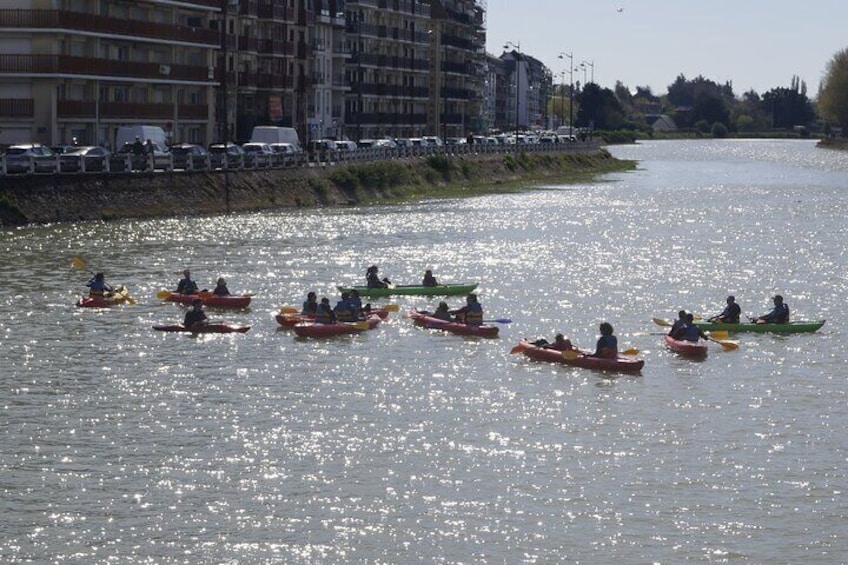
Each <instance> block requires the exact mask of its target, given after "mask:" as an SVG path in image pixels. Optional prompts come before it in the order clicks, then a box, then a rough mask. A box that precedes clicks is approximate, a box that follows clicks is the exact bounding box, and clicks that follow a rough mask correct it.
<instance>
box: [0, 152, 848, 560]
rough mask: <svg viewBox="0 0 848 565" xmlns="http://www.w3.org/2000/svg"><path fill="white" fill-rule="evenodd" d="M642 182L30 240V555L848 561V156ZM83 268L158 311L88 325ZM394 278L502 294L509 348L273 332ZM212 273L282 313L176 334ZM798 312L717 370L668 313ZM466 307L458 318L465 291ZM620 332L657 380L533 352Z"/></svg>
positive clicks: (0, 306) (11, 455)
mask: <svg viewBox="0 0 848 565" xmlns="http://www.w3.org/2000/svg"><path fill="white" fill-rule="evenodd" d="M611 151H612V152H613V153H614V154H615V155H616V156H617V157H622V158H630V159H636V160H638V161H639V166H638V169H637V170H636V171H633V172H628V173H621V174H615V175H610V176H607V177H604V178H602V179H598V180H597V181H596V182H592V183H588V184H578V185H568V186H544V187H538V188H536V189H532V190H529V191H527V192H524V193H521V194H509V195H493V196H485V197H479V198H473V199H468V200H439V201H426V202H420V203H410V204H405V205H399V206H386V207H371V208H349V209H348V208H346V209H329V210H296V211H285V212H268V213H261V214H248V215H234V216H218V217H196V216H191V215H187V216H186V217H181V218H178V219H166V220H151V221H121V222H110V223H81V224H75V225H51V226H37V227H28V228H23V229H14V230H6V231H3V232H2V235H0V244H1V245H2V247H3V248H4V257H5V258H6V259H5V260H4V261H3V263H2V265H0V283H2V284H0V288H2V291H0V314H2V315H0V343H2V349H0V366H2V369H0V385H2V386H1V387H0V391H2V392H0V394H2V403H0V472H1V473H0V484H2V487H0V516H1V517H0V561H2V562H5V563H23V562H34V563H105V562H116V563H157V564H162V563H228V564H236V563H411V562H420V563H446V564H447V563H451V564H456V563H504V564H515V563H612V562H616V563H680V562H697V563H704V562H709V563H807V564H809V563H840V562H844V561H845V560H846V555H848V536H847V535H846V534H848V525H846V524H848V520H846V519H848V500H847V499H846V494H845V490H846V489H848V466H846V455H848V439H846V437H848V436H846V433H845V432H846V429H848V410H846V386H845V380H846V376H848V370H846V369H845V358H846V346H845V344H844V340H842V339H840V334H841V331H840V330H841V319H842V318H844V317H845V314H846V300H845V297H846V291H848V288H846V287H848V282H846V275H845V268H844V267H845V263H846V258H845V253H846V248H845V241H846V239H848V237H846V223H845V220H844V218H845V215H846V211H848V183H846V178H848V177H847V176H846V173H848V154H845V153H841V152H834V151H828V150H822V149H817V148H816V147H815V145H814V143H812V142H806V141H688V142H678V141H668V142H645V143H640V144H638V145H634V146H627V147H613V148H611ZM74 255H79V256H81V257H83V258H84V259H85V261H86V262H87V263H88V265H89V266H90V267H91V268H92V269H94V270H104V271H105V272H106V274H107V279H108V280H110V281H111V282H112V283H113V284H126V285H128V286H129V288H130V290H131V291H132V293H133V295H134V296H135V297H136V298H138V299H139V304H138V305H136V306H128V307H120V308H115V309H112V310H104V311H95V310H88V309H77V308H75V307H74V306H73V303H74V301H75V300H76V298H77V297H78V296H79V295H80V293H81V292H82V291H83V290H84V286H83V285H84V283H85V281H86V280H87V278H88V274H87V273H85V272H84V271H81V270H79V269H76V268H74V267H72V266H71V262H70V258H71V257H72V256H74ZM372 263H373V264H378V265H379V266H380V270H381V273H382V274H383V275H386V276H388V277H390V278H391V279H392V280H393V281H394V282H395V283H400V284H403V283H406V284H410V283H417V282H418V280H419V279H420V277H421V274H422V273H423V271H424V270H425V269H426V268H432V269H433V270H434V273H435V274H436V276H437V277H439V278H440V279H441V280H442V281H443V282H462V281H479V283H480V287H479V295H480V299H481V302H482V303H483V306H484V308H485V310H486V313H487V317H491V318H504V317H508V318H511V319H512V320H513V322H512V323H511V324H508V325H503V326H502V329H501V336H500V338H498V339H493V340H486V339H475V338H461V337H457V336H452V335H442V334H440V333H436V332H432V331H431V330H426V329H421V328H416V327H414V326H413V325H412V324H411V322H410V321H409V320H408V319H404V318H403V316H402V314H403V312H404V310H408V309H410V308H413V307H420V308H425V307H430V308H432V307H433V306H434V303H433V301H431V300H428V299H426V298H415V297H404V298H398V299H396V300H392V301H391V302H392V303H395V304H398V305H399V306H400V308H401V311H400V313H398V314H393V315H392V316H391V319H390V320H389V321H388V323H385V324H383V325H381V326H380V327H379V328H378V329H376V330H375V331H372V332H367V333H365V334H362V335H357V336H347V337H343V338H337V339H331V340H323V341H317V340H300V339H298V338H296V337H295V336H294V335H293V334H292V333H290V332H289V331H285V330H282V331H281V330H278V329H277V325H276V323H275V321H274V319H273V314H274V312H275V311H277V310H278V309H279V307H280V306H282V305H285V304H289V305H291V304H295V305H296V304H299V303H300V302H301V301H302V300H303V297H304V295H305V294H306V292H307V291H309V290H315V291H317V292H318V293H319V296H320V295H327V296H330V297H333V299H335V293H334V286H335V285H336V284H351V283H359V281H361V280H363V278H364V272H365V268H366V267H367V266H368V265H370V264H372ZM186 266H187V267H190V268H191V269H192V271H193V274H194V276H195V278H196V279H198V281H199V282H200V284H201V285H202V286H210V287H211V285H212V284H213V283H212V281H213V280H214V279H215V278H216V277H217V276H219V275H222V276H224V277H226V278H227V280H228V283H229V287H230V290H232V291H234V292H240V291H252V292H256V293H257V296H256V297H255V298H254V301H253V304H252V307H251V309H250V310H249V311H247V312H237V313H226V312H223V313H221V312H218V313H214V314H212V317H213V318H216V319H226V320H228V321H232V322H236V323H247V324H250V325H251V326H252V329H251V331H250V332H249V333H247V334H244V335H241V334H238V335H205V336H201V337H199V338H192V337H189V336H186V335H182V334H162V333H159V332H154V331H151V328H150V326H151V325H153V324H155V323H163V322H172V321H178V320H179V319H181V317H182V314H183V310H182V309H181V308H180V307H178V306H176V305H172V304H161V303H159V302H158V301H157V300H156V299H155V294H156V291H157V290H160V289H162V288H165V287H172V286H175V284H176V281H177V279H178V278H179V275H178V273H179V271H181V270H182V269H183V268H184V267H186ZM728 293H733V294H735V296H736V297H737V301H738V302H739V303H740V304H741V306H742V309H743V312H744V313H745V314H752V315H753V314H762V313H764V312H766V311H767V310H768V309H769V308H770V306H771V301H770V298H771V296H773V295H774V294H775V293H780V294H782V295H783V296H784V297H785V298H786V301H787V302H788V304H789V306H790V308H791V309H792V313H793V317H794V318H795V319H820V318H821V319H824V318H826V319H827V320H828V322H827V324H826V325H825V326H824V328H823V329H822V330H821V331H819V332H818V333H816V334H805V335H794V336H785V337H780V336H772V335H742V336H740V349H739V350H738V351H735V352H724V351H722V349H721V348H720V347H718V346H716V347H715V348H714V349H712V350H711V351H710V353H709V357H708V358H707V359H706V360H705V361H703V362H693V361H688V360H685V359H681V358H678V357H676V356H675V355H674V354H672V353H670V352H668V351H666V350H665V349H664V348H663V347H662V345H661V342H660V340H661V337H660V336H659V335H658V332H659V331H661V328H659V327H657V326H655V325H654V324H652V323H651V318H652V317H654V316H661V317H666V318H670V317H672V316H673V315H674V313H675V312H676V311H677V310H678V309H680V308H686V309H690V310H692V311H694V312H696V313H699V314H703V315H709V314H714V313H716V312H717V311H719V310H720V309H721V307H722V306H723V304H724V299H725V297H726V296H727V294H728ZM449 302H450V304H451V305H452V306H456V305H459V304H460V303H461V298H454V299H451V300H449ZM604 320H608V321H610V322H611V323H612V324H613V325H614V326H615V328H616V334H617V335H618V336H619V343H620V346H621V348H622V349H625V348H628V347H637V348H638V349H639V350H640V351H641V353H640V355H641V357H642V358H643V359H645V368H644V370H643V371H642V373H641V375H638V376H615V375H608V374H604V373H599V372H594V371H589V370H584V369H577V368H570V367H566V366H552V365H548V364H544V363H536V362H532V361H529V360H527V359H525V358H523V356H521V355H510V353H509V350H510V348H511V347H512V346H513V345H515V344H516V342H517V340H518V339H519V338H521V337H524V336H527V337H532V338H535V337H540V336H545V337H547V338H548V339H552V337H553V334H554V333H556V332H557V331H562V332H564V333H565V334H566V335H568V336H569V337H570V338H571V339H572V340H573V341H574V342H575V343H576V344H578V345H581V346H583V347H592V346H593V344H594V341H595V340H596V338H597V326H598V323H599V322H601V321H604Z"/></svg>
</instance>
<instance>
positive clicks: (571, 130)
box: [559, 52, 574, 136]
mask: <svg viewBox="0 0 848 565" xmlns="http://www.w3.org/2000/svg"><path fill="white" fill-rule="evenodd" d="M559 58H560V59H565V58H568V128H569V129H568V133H569V136H572V135H574V54H573V53H571V52H569V53H565V52H562V53H560V54H559Z"/></svg>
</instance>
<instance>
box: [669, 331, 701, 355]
mask: <svg viewBox="0 0 848 565" xmlns="http://www.w3.org/2000/svg"><path fill="white" fill-rule="evenodd" d="M663 339H664V340H665V345H666V347H668V348H669V349H671V350H672V351H674V352H675V353H677V354H679V355H682V356H683V357H691V358H693V359H703V358H705V357H706V356H707V344H706V343H704V342H694V341H685V340H681V339H674V338H673V337H671V336H670V335H664V336H663Z"/></svg>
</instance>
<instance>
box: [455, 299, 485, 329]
mask: <svg viewBox="0 0 848 565" xmlns="http://www.w3.org/2000/svg"><path fill="white" fill-rule="evenodd" d="M450 313H451V314H454V315H455V316H456V321H457V322H459V323H460V324H466V325H468V326H481V325H483V306H482V305H481V304H480V302H479V301H478V300H477V295H476V294H474V293H472V294H469V295H468V296H466V297H465V306H463V307H462V308H458V309H456V310H451V311H450Z"/></svg>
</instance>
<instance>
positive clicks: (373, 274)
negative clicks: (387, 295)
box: [365, 265, 392, 288]
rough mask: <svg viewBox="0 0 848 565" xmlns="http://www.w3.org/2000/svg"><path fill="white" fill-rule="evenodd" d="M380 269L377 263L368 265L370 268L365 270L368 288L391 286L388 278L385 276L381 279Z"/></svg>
mask: <svg viewBox="0 0 848 565" xmlns="http://www.w3.org/2000/svg"><path fill="white" fill-rule="evenodd" d="M379 271H380V269H379V268H377V265H371V266H370V267H368V270H367V271H365V282H366V283H367V285H368V288H389V285H390V284H392V281H390V280H389V279H387V278H385V277H384V278H383V279H382V280H380V275H379V274H378V273H379Z"/></svg>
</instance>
